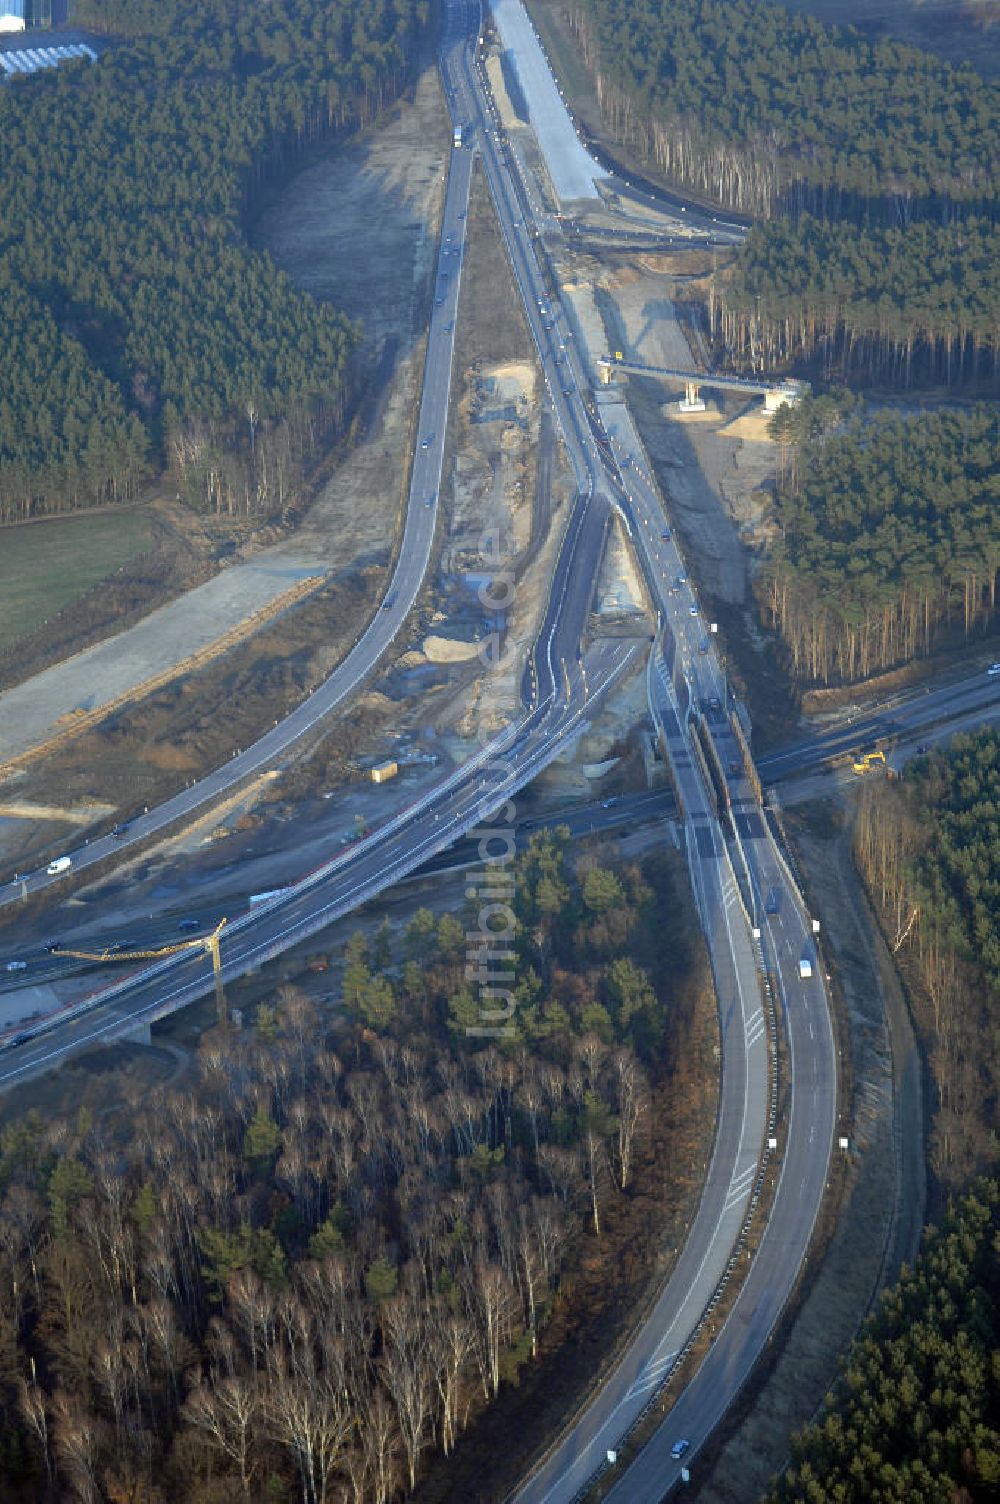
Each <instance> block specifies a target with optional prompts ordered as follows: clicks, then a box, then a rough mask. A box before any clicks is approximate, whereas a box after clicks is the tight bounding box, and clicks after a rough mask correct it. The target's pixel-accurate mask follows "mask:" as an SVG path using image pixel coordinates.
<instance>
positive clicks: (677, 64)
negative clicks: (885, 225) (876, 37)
mask: <svg viewBox="0 0 1000 1504" xmlns="http://www.w3.org/2000/svg"><path fill="white" fill-rule="evenodd" d="M569 16H570V20H571V24H572V25H573V27H574V30H575V32H576V35H577V37H578V38H579V41H580V44H581V49H582V51H583V55H584V58H585V61H586V62H587V64H588V66H589V67H590V69H591V71H592V73H593V75H594V78H595V83H596V88H597V94H598V100H599V103H600V106H601V109H602V112H603V115H604V117H605V119H606V121H607V123H608V125H609V127H610V129H611V130H612V131H613V133H614V134H616V135H617V136H618V137H619V138H620V139H622V140H625V141H629V142H632V143H634V144H636V145H638V147H639V149H640V150H641V151H643V152H644V153H645V154H646V155H647V156H648V157H649V158H650V159H651V160H653V161H655V162H656V164H657V165H658V166H659V168H660V169H661V171H663V172H664V173H665V174H666V175H667V176H668V177H670V178H671V179H672V181H674V182H676V183H678V184H681V185H685V186H689V187H692V188H695V189H696V190H697V191H698V192H700V193H705V194H708V195H710V196H711V197H713V198H715V199H717V200H718V201H719V202H720V203H722V204H726V205H728V206H729V207H730V208H733V209H738V210H742V211H745V212H748V213H751V214H764V215H771V214H774V213H776V212H779V211H785V210H793V211H797V210H799V209H803V208H811V209H812V210H813V211H814V212H817V213H821V214H824V215H825V214H830V215H832V216H837V215H839V214H841V213H844V212H852V213H854V212H857V210H858V208H859V207H863V208H864V210H865V212H866V213H867V214H871V213H872V212H873V210H874V208H875V205H876V204H880V205H881V206H882V212H883V213H888V214H890V215H891V217H892V218H893V219H895V218H896V217H897V215H900V214H903V215H908V214H912V213H913V212H914V210H915V209H918V208H919V209H920V210H922V211H923V212H929V211H930V210H931V209H932V208H933V209H934V210H935V211H936V212H937V213H938V216H939V217H940V213H941V208H942V205H946V206H948V208H953V207H954V206H956V205H958V204H961V203H972V204H976V203H982V202H984V201H986V200H990V199H992V198H993V196H994V195H995V192H996V188H997V181H998V179H997V164H998V162H1000V110H998V98H1000V94H998V91H997V89H996V88H995V87H994V86H993V85H991V84H988V83H986V82H985V81H984V80H983V79H982V78H980V77H979V75H978V74H977V73H976V72H975V71H974V70H973V69H972V68H970V67H968V66H962V67H961V68H953V67H951V66H949V65H948V64H947V63H944V62H941V61H940V60H938V59H937V58H934V57H932V56H931V55H930V54H928V53H926V52H922V51H919V50H918V49H916V48H914V47H907V46H904V45H903V44H902V43H899V42H895V41H880V42H875V43H872V42H869V41H867V40H865V38H863V37H862V36H860V35H859V34H858V33H857V32H856V31H854V30H852V29H844V28H840V27H834V26H827V25H824V24H823V23H822V22H820V21H817V20H815V19H814V18H813V17H811V16H807V15H800V14H796V13H794V12H791V13H790V12H789V11H787V10H785V9H784V8H783V7H781V6H775V5H774V4H772V3H771V0H681V3H678V0H575V3H574V4H573V5H571V7H570V9H569Z"/></svg>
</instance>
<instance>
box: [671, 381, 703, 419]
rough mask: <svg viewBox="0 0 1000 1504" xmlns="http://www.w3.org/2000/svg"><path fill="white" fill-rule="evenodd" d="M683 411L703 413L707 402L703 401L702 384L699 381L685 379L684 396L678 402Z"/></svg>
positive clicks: (679, 408)
mask: <svg viewBox="0 0 1000 1504" xmlns="http://www.w3.org/2000/svg"><path fill="white" fill-rule="evenodd" d="M677 407H678V410H679V411H680V412H682V413H703V412H704V411H705V404H704V402H703V401H702V396H701V386H700V384H699V383H698V382H697V381H685V383H684V396H683V397H682V398H681V400H680V402H678V404H677Z"/></svg>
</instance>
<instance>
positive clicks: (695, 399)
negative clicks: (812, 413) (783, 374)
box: [597, 350, 809, 413]
mask: <svg viewBox="0 0 1000 1504" xmlns="http://www.w3.org/2000/svg"><path fill="white" fill-rule="evenodd" d="M597 371H598V375H599V376H600V378H601V381H602V383H603V384H604V385H605V386H610V385H611V383H612V381H613V380H614V377H615V376H616V374H617V373H618V372H621V373H622V374H623V375H625V376H646V377H649V378H651V379H652V380H655V381H669V382H673V383H675V384H676V385H677V386H683V388H684V396H683V398H682V400H681V402H680V404H679V406H680V410H681V412H682V413H703V412H704V411H705V403H704V401H703V400H702V396H701V389H702V387H706V386H707V387H712V388H714V389H715V390H716V391H723V392H745V393H746V394H747V395H748V396H759V397H763V398H764V411H765V412H769V413H773V412H777V410H778V408H779V407H781V406H782V404H783V403H789V404H794V403H796V402H799V401H800V400H801V399H802V397H804V396H805V395H806V394H807V393H808V391H809V384H808V382H806V381H778V382H776V381H773V380H772V381H767V380H761V381H754V380H753V379H752V378H751V377H746V376H723V375H721V374H718V373H715V372H712V371H674V370H670V369H669V368H668V367H666V366H648V365H644V364H643V363H642V362H641V361H638V360H626V359H625V357H624V355H623V354H622V352H621V351H620V350H616V351H615V353H614V355H613V356H612V355H602V356H601V357H600V358H599V359H598V361H597Z"/></svg>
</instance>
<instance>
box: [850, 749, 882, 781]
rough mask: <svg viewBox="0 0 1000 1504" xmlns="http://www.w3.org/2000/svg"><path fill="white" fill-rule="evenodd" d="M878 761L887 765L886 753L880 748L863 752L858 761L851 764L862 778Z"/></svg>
mask: <svg viewBox="0 0 1000 1504" xmlns="http://www.w3.org/2000/svg"><path fill="white" fill-rule="evenodd" d="M877 763H881V764H882V766H883V767H885V766H886V761H885V753H884V752H883V751H882V750H881V749H880V748H876V750H875V751H874V752H864V753H862V755H861V757H859V758H858V760H857V762H853V763H852V764H851V767H852V768H853V769H854V771H855V773H857V775H858V777H859V778H861V777H863V776H864V774H865V773H870V772H871V770H872V768H874V767H875V765H876V764H877Z"/></svg>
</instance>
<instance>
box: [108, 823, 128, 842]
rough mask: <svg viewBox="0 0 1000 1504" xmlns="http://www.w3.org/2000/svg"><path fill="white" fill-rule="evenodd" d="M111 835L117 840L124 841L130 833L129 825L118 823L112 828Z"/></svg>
mask: <svg viewBox="0 0 1000 1504" xmlns="http://www.w3.org/2000/svg"><path fill="white" fill-rule="evenodd" d="M111 835H112V838H113V839H114V840H116V841H124V839H125V837H126V836H127V835H128V826H127V825H116V826H115V827H114V829H113V830H112V832H111Z"/></svg>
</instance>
